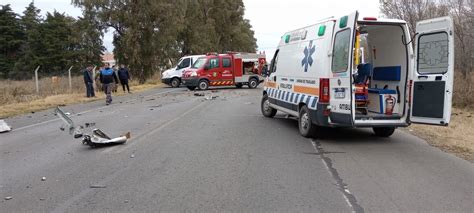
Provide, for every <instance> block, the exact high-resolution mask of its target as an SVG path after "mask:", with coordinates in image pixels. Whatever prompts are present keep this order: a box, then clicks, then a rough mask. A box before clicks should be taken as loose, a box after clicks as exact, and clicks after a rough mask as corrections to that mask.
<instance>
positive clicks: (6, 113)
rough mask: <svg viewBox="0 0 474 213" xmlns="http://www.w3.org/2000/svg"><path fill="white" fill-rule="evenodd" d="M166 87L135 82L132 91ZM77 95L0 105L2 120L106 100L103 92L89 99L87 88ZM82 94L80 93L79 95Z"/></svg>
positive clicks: (155, 83)
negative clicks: (65, 106)
mask: <svg viewBox="0 0 474 213" xmlns="http://www.w3.org/2000/svg"><path fill="white" fill-rule="evenodd" d="M163 86H164V85H163V84H161V83H159V82H147V83H145V84H138V83H135V82H132V83H131V86H130V90H131V91H132V92H140V91H145V90H149V89H153V88H159V87H163ZM80 90H83V91H78V92H76V93H68V94H56V95H55V94H50V95H44V96H31V97H33V98H29V99H27V100H25V101H21V100H20V101H18V100H16V101H14V102H11V103H6V104H1V105H0V118H6V117H12V116H15V115H21V114H24V113H31V112H36V111H40V110H45V109H49V108H52V107H56V106H64V105H70V104H77V103H86V102H91V101H96V100H101V99H105V95H104V94H103V93H102V92H96V97H95V98H87V97H86V96H85V88H83V89H80ZM121 90H122V88H121V87H120V85H119V88H118V91H119V92H117V93H113V96H121V95H125V94H126V93H123V92H121ZM79 92H80V93H79Z"/></svg>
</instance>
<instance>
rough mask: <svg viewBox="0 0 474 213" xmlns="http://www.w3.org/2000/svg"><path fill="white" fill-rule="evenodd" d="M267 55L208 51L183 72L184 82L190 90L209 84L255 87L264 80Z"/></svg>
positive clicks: (202, 87) (204, 88)
mask: <svg viewBox="0 0 474 213" xmlns="http://www.w3.org/2000/svg"><path fill="white" fill-rule="evenodd" d="M265 64H266V59H265V55H263V54H256V53H234V52H229V53H227V54H217V53H208V54H206V56H204V57H201V58H198V59H197V60H196V62H195V63H194V64H193V66H192V67H191V68H190V69H187V70H186V71H185V72H184V73H183V78H182V81H183V84H184V85H186V87H188V89H190V90H194V89H196V87H197V88H198V89H200V90H206V89H207V88H209V86H236V87H237V88H241V87H242V86H243V85H248V87H249V88H251V89H253V88H256V87H257V86H258V84H260V83H261V82H263V80H264V78H263V77H262V75H261V74H262V69H263V67H264V65H265Z"/></svg>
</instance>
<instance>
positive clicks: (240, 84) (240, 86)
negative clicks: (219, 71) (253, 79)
mask: <svg viewBox="0 0 474 213" xmlns="http://www.w3.org/2000/svg"><path fill="white" fill-rule="evenodd" d="M242 86H243V84H242V83H237V84H235V87H237V88H239V89H240V88H242Z"/></svg>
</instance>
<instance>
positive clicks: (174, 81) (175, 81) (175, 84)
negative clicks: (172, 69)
mask: <svg viewBox="0 0 474 213" xmlns="http://www.w3.org/2000/svg"><path fill="white" fill-rule="evenodd" d="M170 84H171V87H174V88H176V87H179V85H180V84H181V81H180V80H179V78H173V79H172V80H171V83H170Z"/></svg>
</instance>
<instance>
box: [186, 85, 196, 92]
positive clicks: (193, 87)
mask: <svg viewBox="0 0 474 213" xmlns="http://www.w3.org/2000/svg"><path fill="white" fill-rule="evenodd" d="M187 88H188V89H189V90H191V91H193V90H195V89H196V87H195V86H187Z"/></svg>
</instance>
